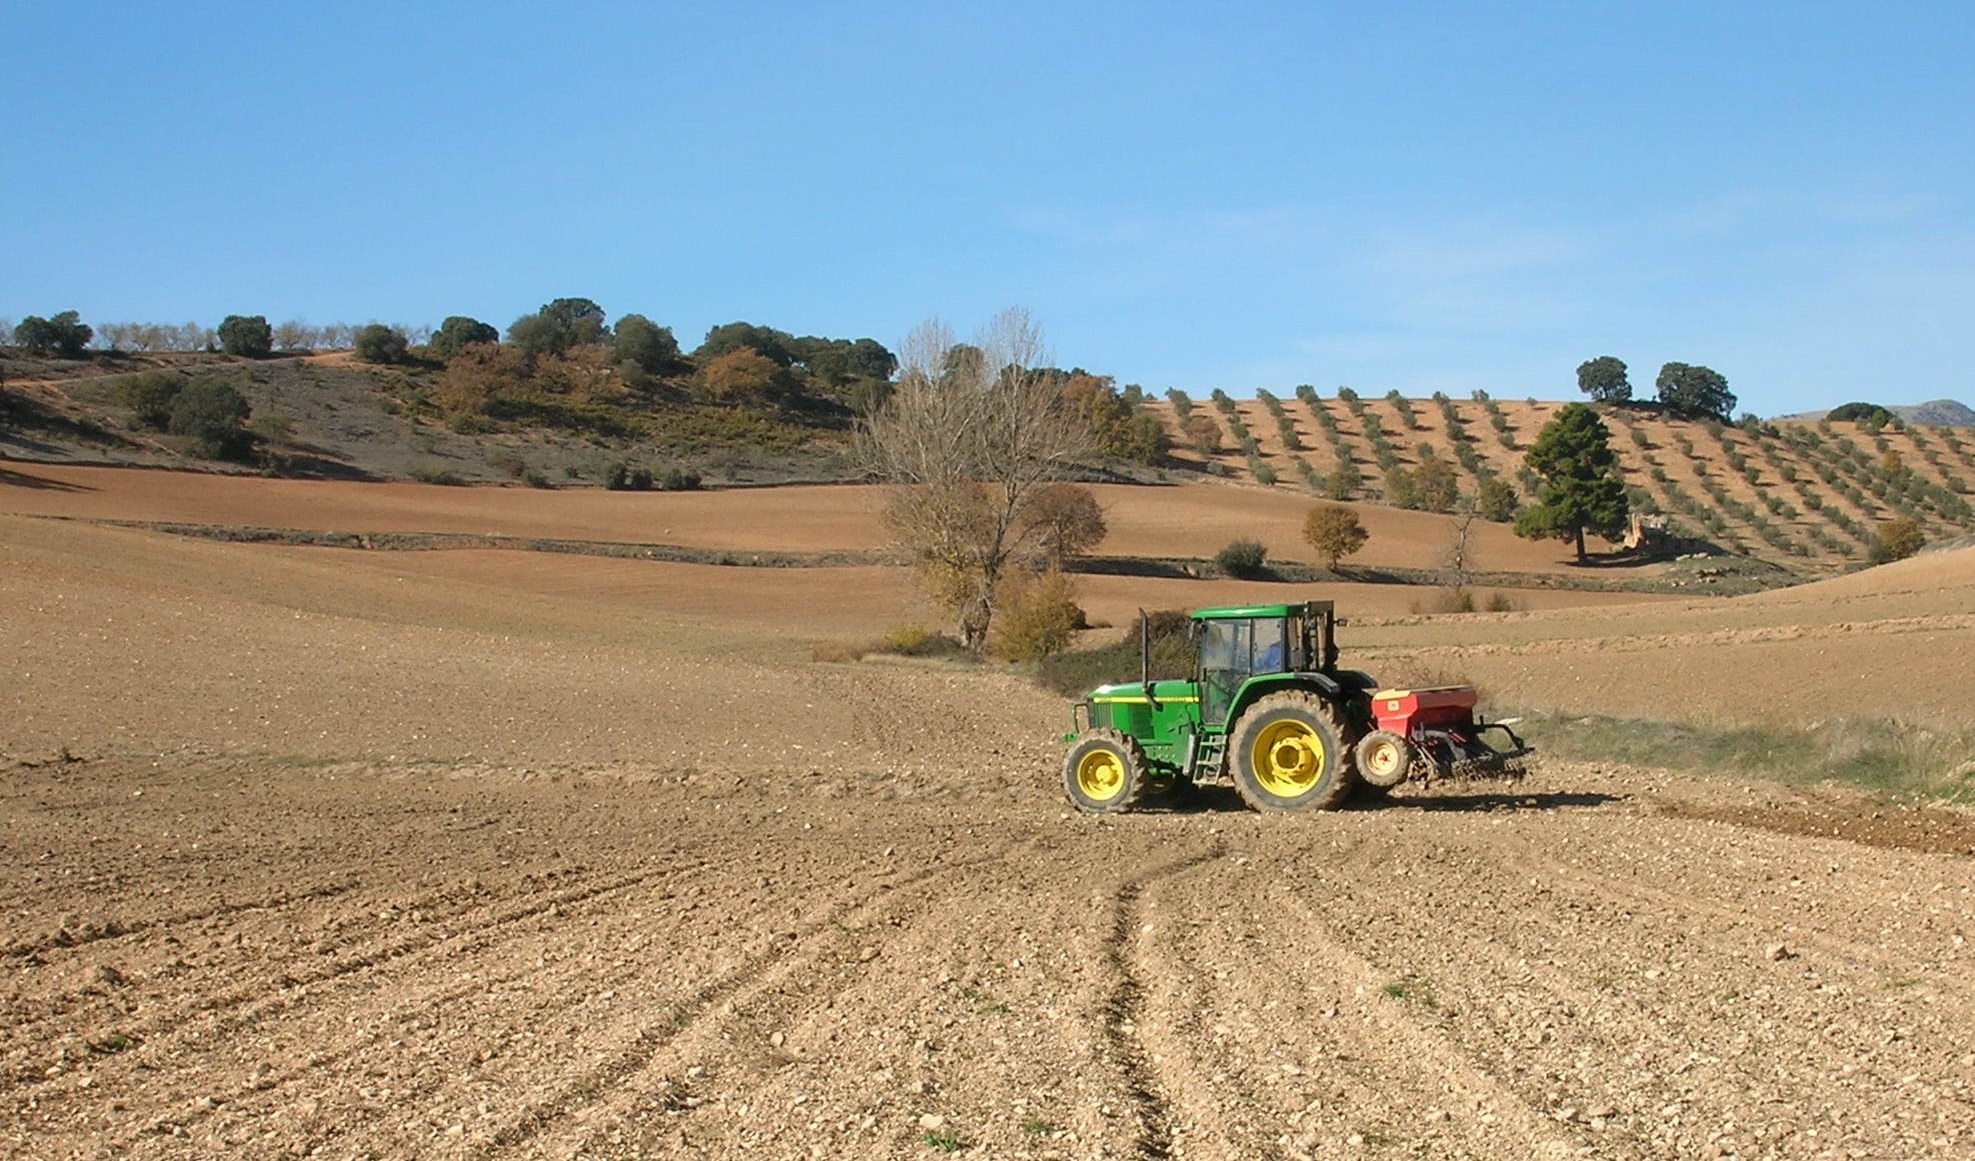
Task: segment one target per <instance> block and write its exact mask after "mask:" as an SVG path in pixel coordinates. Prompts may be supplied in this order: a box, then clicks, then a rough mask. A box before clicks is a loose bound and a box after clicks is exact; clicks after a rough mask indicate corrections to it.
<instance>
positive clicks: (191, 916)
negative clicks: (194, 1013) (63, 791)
mask: <svg viewBox="0 0 1975 1161" xmlns="http://www.w3.org/2000/svg"><path fill="white" fill-rule="evenodd" d="M361 886H362V884H361V883H359V882H358V881H356V880H355V879H342V880H338V881H334V882H329V883H323V884H321V885H320V886H316V887H310V888H307V889H304V890H301V891H284V892H282V893H281V894H279V895H271V896H268V897H267V898H265V899H260V900H256V901H254V902H250V903H220V904H215V905H214V906H212V907H208V908H206V909H204V910H201V911H182V912H179V913H178V914H176V915H165V916H160V917H158V918H156V919H141V918H140V919H112V920H110V921H109V922H107V923H104V924H101V925H93V926H89V927H85V928H84V929H83V930H81V931H69V930H67V929H63V930H61V931H57V932H55V933H54V934H52V935H46V936H43V937H41V938H39V939H28V940H22V941H19V942H16V943H11V944H8V945H7V946H6V947H3V948H0V960H9V959H18V960H27V959H31V958H37V957H41V956H45V955H47V954H49V953H51V952H55V953H59V952H67V951H82V950H85V949H90V948H93V947H94V946H95V945H97V944H100V943H104V942H107V941H109V940H114V939H123V938H125V937H127V936H135V935H150V934H168V933H170V932H171V931H172V930H173V929H175V928H179V927H183V926H185V925H187V924H191V923H206V922H209V921H211V920H214V919H225V918H230V917H232V916H235V915H241V914H247V913H251V912H255V911H275V910H279V909H281V908H284V907H292V906H294V905H295V904H297V903H311V902H316V901H319V900H323V899H334V898H335V897H337V896H338V895H344V894H347V893H349V892H351V891H354V890H356V889H358V888H359V887H361Z"/></svg>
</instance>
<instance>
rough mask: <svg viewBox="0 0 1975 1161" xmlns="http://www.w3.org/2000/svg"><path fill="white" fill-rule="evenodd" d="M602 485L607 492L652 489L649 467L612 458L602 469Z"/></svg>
mask: <svg viewBox="0 0 1975 1161" xmlns="http://www.w3.org/2000/svg"><path fill="white" fill-rule="evenodd" d="M603 486H604V490H605V491H608V492H649V491H651V489H652V474H651V469H650V468H648V467H646V466H645V465H643V464H634V463H631V462H630V461H629V460H614V461H612V463H611V465H610V466H609V467H608V468H606V469H604V474H603Z"/></svg>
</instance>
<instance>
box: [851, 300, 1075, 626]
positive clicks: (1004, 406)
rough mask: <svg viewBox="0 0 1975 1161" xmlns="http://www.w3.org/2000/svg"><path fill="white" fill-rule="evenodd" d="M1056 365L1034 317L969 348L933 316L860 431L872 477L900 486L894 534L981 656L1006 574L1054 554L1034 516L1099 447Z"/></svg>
mask: <svg viewBox="0 0 1975 1161" xmlns="http://www.w3.org/2000/svg"><path fill="white" fill-rule="evenodd" d="M1047 362H1048V359H1047V357H1046V353H1045V351H1044V348H1043V343H1042V333H1041V331H1040V329H1039V328H1038V327H1037V326H1036V324H1035V322H1034V321H1033V320H1032V319H1031V318H1030V317H1029V314H1028V312H1027V311H1024V310H1020V309H1010V310H1005V311H1003V312H1001V313H1000V314H999V315H996V316H995V317H994V319H993V320H992V321H990V322H989V323H988V325H987V326H986V327H985V328H984V329H983V330H982V331H981V333H980V335H979V336H978V337H977V338H976V340H975V342H974V343H972V344H971V345H969V344H961V343H959V342H956V341H955V339H954V336H953V332H952V330H951V329H950V328H948V327H947V326H946V324H945V323H942V322H940V321H939V320H937V319H934V320H930V321H928V322H926V323H923V324H921V325H920V326H918V327H917V328H915V329H914V330H913V332H912V333H911V334H910V335H908V336H906V339H905V342H904V344H903V346H902V347H901V349H900V351H899V376H898V388H897V390H895V391H894V392H893V393H892V395H891V398H890V399H889V400H887V401H886V403H885V405H884V406H883V407H881V408H880V409H879V410H878V411H877V412H876V413H875V414H873V415H872V416H871V417H870V418H869V419H867V420H866V421H865V422H864V425H863V427H862V428H861V429H860V431H859V436H858V443H857V449H858V456H859V459H860V460H861V462H862V464H863V466H864V467H865V469H866V470H868V471H869V472H871V473H872V474H873V475H875V476H876V477H878V478H879V479H881V480H885V481H887V482H890V483H892V484H895V485H897V489H896V490H895V491H894V493H893V494H892V497H891V499H890V501H889V503H888V504H887V506H886V510H885V521H886V524H887V526H888V527H889V528H890V529H891V531H892V534H893V536H894V537H895V538H896V539H897V541H898V543H899V545H900V546H901V547H903V548H904V549H905V550H906V551H907V552H908V553H910V554H911V557H912V560H913V562H914V564H915V565H916V566H917V567H918V569H919V574H920V577H921V579H922V581H923V582H924V584H925V586H926V588H927V591H928V592H929V593H930V595H931V596H932V597H933V599H934V600H936V601H938V602H939V603H940V605H941V606H943V607H944V608H946V609H947V610H948V611H949V612H951V613H952V614H953V615H954V616H955V618H956V620H957V622H958V627H959V631H960V639H961V642H962V643H963V644H964V645H966V647H967V648H968V649H969V650H971V651H973V652H975V653H979V652H981V651H982V649H983V648H985V646H986V644H987V639H988V628H989V626H990V625H991V624H992V623H993V620H994V613H995V598H996V590H997V587H998V586H999V584H1000V582H1001V580H1002V578H1003V576H1004V575H1006V574H1007V573H1008V571H1009V570H1010V569H1011V568H1020V567H1029V566H1032V565H1039V564H1040V563H1041V562H1042V559H1043V557H1044V556H1045V555H1046V549H1045V546H1044V545H1043V543H1042V541H1043V532H1044V529H1045V528H1046V524H1038V523H1037V522H1036V521H1035V520H1033V519H1032V518H1031V517H1032V513H1031V511H1030V510H1031V508H1032V507H1033V506H1034V505H1035V503H1036V502H1037V498H1038V496H1040V495H1041V494H1042V493H1043V492H1044V490H1045V489H1046V488H1047V487H1048V485H1049V484H1050V482H1051V481H1052V480H1054V479H1056V478H1057V477H1058V476H1060V475H1061V474H1062V473H1063V471H1064V470H1065V469H1066V468H1067V467H1069V465H1070V464H1071V463H1073V462H1074V461H1076V460H1077V459H1078V458H1080V457H1082V456H1085V455H1087V454H1089V451H1090V448H1091V437H1090V429H1089V426H1088V424H1087V423H1086V422H1085V420H1084V419H1083V417H1082V416H1081V415H1080V414H1079V413H1078V412H1077V411H1076V409H1075V408H1073V407H1071V406H1069V405H1068V403H1067V402H1066V401H1065V399H1064V397H1063V392H1062V384H1061V382H1060V380H1059V377H1058V376H1057V375H1055V374H1054V373H1051V372H1049V371H1047V370H1045V369H1044V368H1045V366H1046V364H1047Z"/></svg>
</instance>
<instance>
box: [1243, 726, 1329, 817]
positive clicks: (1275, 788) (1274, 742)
mask: <svg viewBox="0 0 1975 1161" xmlns="http://www.w3.org/2000/svg"><path fill="white" fill-rule="evenodd" d="M1248 759H1249V764H1250V766H1251V767H1252V768H1253V769H1254V771H1255V781H1257V782H1259V783H1261V785H1262V789H1264V790H1266V791H1268V792H1269V793H1270V794H1273V795H1275V796H1276V797H1277V798H1296V797H1299V796H1301V795H1304V794H1308V793H1309V792H1310V788H1311V787H1313V786H1315V785H1316V784H1317V780H1318V779H1320V778H1322V777H1323V775H1324V746H1323V740H1322V739H1321V738H1319V737H1317V732H1316V731H1315V730H1313V729H1311V728H1310V727H1309V726H1307V725H1305V724H1304V723H1302V722H1299V721H1293V720H1292V721H1280V722H1271V723H1269V724H1268V725H1266V726H1263V727H1262V731H1261V733H1260V734H1258V735H1257V736H1256V738H1255V743H1254V745H1253V746H1251V747H1250V748H1249V751H1248Z"/></svg>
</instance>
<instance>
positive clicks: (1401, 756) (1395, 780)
mask: <svg viewBox="0 0 1975 1161" xmlns="http://www.w3.org/2000/svg"><path fill="white" fill-rule="evenodd" d="M1356 755H1357V759H1358V777H1359V778H1361V779H1363V780H1364V783H1365V785H1367V786H1374V787H1377V788H1378V789H1380V790H1390V789H1392V788H1393V787H1394V786H1397V785H1399V784H1400V783H1401V782H1404V781H1405V780H1406V777H1407V775H1409V774H1410V773H1412V769H1413V758H1414V755H1413V744H1412V743H1411V742H1408V741H1407V740H1406V739H1404V738H1402V737H1400V736H1399V735H1398V734H1395V733H1393V732H1392V731H1391V730H1373V731H1372V732H1371V733H1369V734H1366V735H1365V736H1364V737H1362V738H1360V739H1358V745H1357V749H1356Z"/></svg>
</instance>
